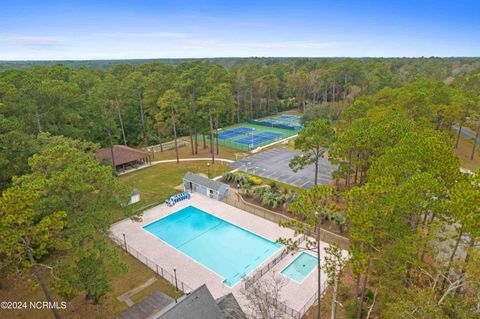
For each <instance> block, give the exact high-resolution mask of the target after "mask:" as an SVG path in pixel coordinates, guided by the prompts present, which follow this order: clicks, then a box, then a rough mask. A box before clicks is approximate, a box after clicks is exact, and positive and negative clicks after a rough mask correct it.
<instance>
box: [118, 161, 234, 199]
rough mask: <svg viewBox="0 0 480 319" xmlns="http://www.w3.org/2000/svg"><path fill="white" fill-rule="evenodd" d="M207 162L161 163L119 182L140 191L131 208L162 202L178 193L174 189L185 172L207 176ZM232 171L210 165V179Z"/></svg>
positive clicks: (225, 166)
mask: <svg viewBox="0 0 480 319" xmlns="http://www.w3.org/2000/svg"><path fill="white" fill-rule="evenodd" d="M207 163H209V161H192V162H181V163H179V164H177V163H161V164H157V165H154V166H152V167H148V168H144V169H141V170H138V171H135V172H132V173H129V174H126V175H122V176H120V181H121V182H122V183H124V184H126V185H128V186H130V187H132V189H133V188H136V189H138V190H139V191H140V196H141V200H140V202H139V203H137V204H135V205H134V206H133V208H141V207H144V206H146V205H149V204H152V203H156V202H163V201H165V199H167V198H168V197H170V196H171V195H173V194H176V193H178V191H177V190H175V187H176V186H178V185H180V184H181V183H182V178H183V176H184V175H185V174H186V173H187V172H193V173H202V174H205V175H208V171H209V168H208V165H207ZM230 170H232V169H231V168H230V167H229V166H228V165H227V164H226V163H222V162H217V163H216V164H215V165H210V177H215V176H218V175H222V174H223V173H224V172H228V171H230Z"/></svg>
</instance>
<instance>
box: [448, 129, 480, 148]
mask: <svg viewBox="0 0 480 319" xmlns="http://www.w3.org/2000/svg"><path fill="white" fill-rule="evenodd" d="M453 129H454V130H455V131H457V132H458V126H456V125H453ZM461 134H462V136H465V137H466V138H472V139H474V138H475V132H474V131H472V130H471V129H469V128H466V127H462V133H461ZM477 144H480V138H479V139H478V140H477Z"/></svg>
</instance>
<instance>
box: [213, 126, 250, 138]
mask: <svg viewBox="0 0 480 319" xmlns="http://www.w3.org/2000/svg"><path fill="white" fill-rule="evenodd" d="M252 130H253V129H252V128H249V127H237V128H234V129H230V130H226V131H222V132H220V133H218V138H219V139H220V140H228V139H232V138H235V137H237V136H242V135H245V134H249V133H250V134H251V132H252Z"/></svg>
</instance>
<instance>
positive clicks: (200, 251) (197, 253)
mask: <svg viewBox="0 0 480 319" xmlns="http://www.w3.org/2000/svg"><path fill="white" fill-rule="evenodd" d="M143 228H144V229H145V230H146V231H148V232H150V233H152V234H153V235H155V236H157V237H158V238H160V239H161V240H163V241H164V242H166V243H167V244H169V245H171V246H173V247H175V248H176V249H178V250H180V251H181V252H182V253H184V254H186V255H187V256H189V257H191V258H192V259H194V260H195V261H197V262H198V263H200V264H202V265H203V266H204V267H206V268H208V269H210V270H212V271H214V272H216V273H217V274H218V275H220V276H221V277H223V278H224V279H225V280H224V283H225V284H226V285H228V286H234V285H235V284H236V283H237V282H239V281H240V280H241V279H242V278H243V277H244V276H246V275H247V274H248V273H250V272H251V271H252V270H254V269H255V268H256V267H257V266H258V265H260V264H261V263H262V262H264V261H265V260H266V259H268V258H269V257H270V256H272V255H273V254H275V253H276V252H277V251H278V250H279V249H281V248H282V247H283V245H282V244H280V243H275V242H273V241H270V240H268V239H266V238H263V237H260V236H258V235H255V234H254V233H251V232H249V231H247V230H245V229H243V228H240V227H238V226H235V225H233V224H230V223H229V222H227V221H225V220H223V219H220V218H218V217H216V216H213V215H211V214H208V213H206V212H204V211H202V210H200V209H198V208H196V207H193V206H188V207H186V208H184V209H181V210H179V211H178V212H175V213H173V214H171V215H168V216H167V217H164V218H162V219H159V220H157V221H156V222H153V223H151V224H148V225H146V226H144V227H143Z"/></svg>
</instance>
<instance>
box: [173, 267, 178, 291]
mask: <svg viewBox="0 0 480 319" xmlns="http://www.w3.org/2000/svg"><path fill="white" fill-rule="evenodd" d="M173 274H174V276H175V289H176V290H177V291H178V282H177V268H176V267H175V266H173Z"/></svg>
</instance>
